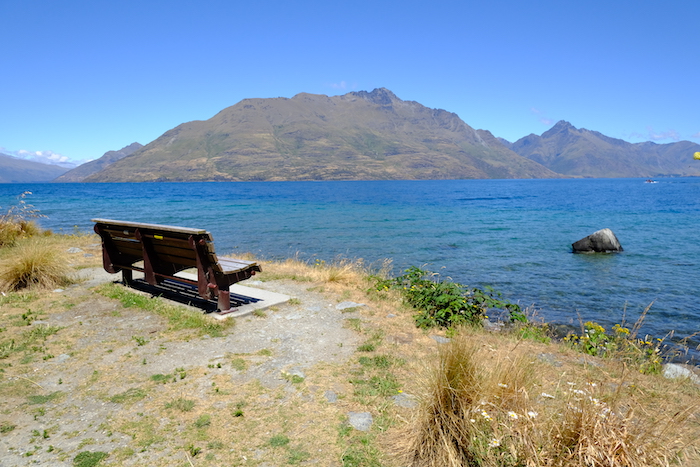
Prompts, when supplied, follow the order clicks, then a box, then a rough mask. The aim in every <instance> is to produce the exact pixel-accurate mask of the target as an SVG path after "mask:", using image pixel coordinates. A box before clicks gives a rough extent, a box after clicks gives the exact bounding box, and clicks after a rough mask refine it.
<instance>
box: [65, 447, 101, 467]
mask: <svg viewBox="0 0 700 467" xmlns="http://www.w3.org/2000/svg"><path fill="white" fill-rule="evenodd" d="M107 457H109V454H108V453H106V452H102V451H96V452H91V451H83V452H81V453H79V454H78V455H77V456H75V457H74V458H73V465H74V466H75V467H94V466H96V465H98V464H99V463H100V462H102V460H103V459H106V458H107Z"/></svg>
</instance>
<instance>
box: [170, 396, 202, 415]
mask: <svg viewBox="0 0 700 467" xmlns="http://www.w3.org/2000/svg"><path fill="white" fill-rule="evenodd" d="M194 406H195V402H194V401H193V400H192V399H183V398H182V397H180V398H179V399H175V400H174V401H171V402H166V404H165V408H166V409H177V410H179V411H180V412H190V411H191V410H192V409H194Z"/></svg>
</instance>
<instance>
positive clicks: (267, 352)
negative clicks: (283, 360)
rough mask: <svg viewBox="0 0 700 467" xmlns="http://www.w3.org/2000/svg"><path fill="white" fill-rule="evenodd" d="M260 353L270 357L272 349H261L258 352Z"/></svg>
mask: <svg viewBox="0 0 700 467" xmlns="http://www.w3.org/2000/svg"><path fill="white" fill-rule="evenodd" d="M257 354H258V355H261V356H263V357H270V356H272V350H270V349H260V350H258V352H257Z"/></svg>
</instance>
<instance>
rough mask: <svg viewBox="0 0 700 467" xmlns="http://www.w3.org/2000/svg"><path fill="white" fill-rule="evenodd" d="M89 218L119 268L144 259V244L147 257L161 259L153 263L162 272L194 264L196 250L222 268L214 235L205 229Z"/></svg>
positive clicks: (208, 260) (210, 263) (212, 263)
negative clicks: (156, 263) (215, 247)
mask: <svg viewBox="0 0 700 467" xmlns="http://www.w3.org/2000/svg"><path fill="white" fill-rule="evenodd" d="M92 221H93V222H94V223H95V232H96V233H97V234H98V235H100V237H102V240H103V243H104V247H105V249H109V250H111V251H110V252H109V254H110V257H111V262H112V264H113V265H114V266H116V267H118V268H129V267H131V266H132V265H133V264H134V263H136V262H138V261H141V260H144V248H147V249H148V251H149V252H150V253H149V257H151V258H154V259H155V260H156V261H158V262H159V263H161V264H159V265H153V266H154V267H155V268H157V269H159V270H160V271H159V272H162V273H167V274H175V273H176V272H179V271H182V270H184V269H189V268H192V267H196V266H197V250H199V253H200V255H203V256H204V258H206V260H207V262H208V263H209V265H210V266H211V267H212V268H214V269H215V270H217V272H220V271H221V266H220V265H219V261H218V258H217V256H216V252H215V251H214V239H213V237H212V235H211V234H210V233H209V232H207V231H206V230H203V229H191V228H186V227H176V226H171V225H159V224H145V223H144V224H142V223H137V222H125V221H116V220H112V219H92Z"/></svg>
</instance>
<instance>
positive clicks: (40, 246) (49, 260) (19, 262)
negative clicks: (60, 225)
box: [0, 237, 72, 291]
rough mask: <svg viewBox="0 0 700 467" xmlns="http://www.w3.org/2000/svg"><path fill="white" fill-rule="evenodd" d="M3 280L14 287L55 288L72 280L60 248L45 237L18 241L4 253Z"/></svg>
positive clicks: (1, 269) (0, 273) (0, 281)
mask: <svg viewBox="0 0 700 467" xmlns="http://www.w3.org/2000/svg"><path fill="white" fill-rule="evenodd" d="M0 283H1V284H2V286H3V287H4V288H5V289H7V290H11V291H17V290H21V289H27V288H34V287H36V288H54V287H59V286H61V287H62V286H66V285H68V284H70V283H72V281H71V279H70V277H69V271H68V269H67V266H66V261H65V258H64V257H63V255H62V254H61V253H60V251H59V250H58V249H57V248H56V247H55V246H54V245H53V244H52V242H50V241H48V240H47V239H46V238H44V237H36V238H30V239H26V240H23V241H21V242H18V243H17V245H16V246H14V247H13V248H11V249H10V250H9V251H8V252H7V254H6V255H5V256H4V257H3V261H2V265H1V266H0Z"/></svg>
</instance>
